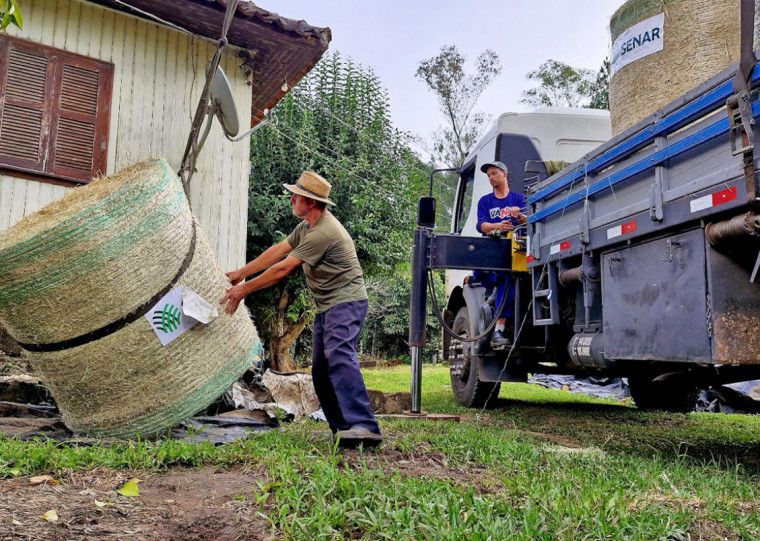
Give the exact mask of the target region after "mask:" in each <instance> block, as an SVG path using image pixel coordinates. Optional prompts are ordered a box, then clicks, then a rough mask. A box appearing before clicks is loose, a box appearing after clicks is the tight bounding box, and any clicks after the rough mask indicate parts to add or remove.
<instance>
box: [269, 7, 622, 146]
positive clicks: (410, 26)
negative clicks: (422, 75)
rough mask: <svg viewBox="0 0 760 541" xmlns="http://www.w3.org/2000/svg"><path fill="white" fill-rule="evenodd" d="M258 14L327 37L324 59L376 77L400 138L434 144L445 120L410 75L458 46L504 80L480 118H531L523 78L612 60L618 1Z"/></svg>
mask: <svg viewBox="0 0 760 541" xmlns="http://www.w3.org/2000/svg"><path fill="white" fill-rule="evenodd" d="M255 3H256V5H258V6H259V7H261V8H263V9H266V10H268V11H273V12H275V13H278V14H279V15H281V16H283V17H287V18H290V19H303V20H305V21H306V22H308V23H309V24H310V25H312V26H316V27H329V28H330V29H331V31H332V42H331V43H330V47H329V51H335V50H337V51H340V52H341V54H343V55H346V56H350V57H352V58H353V59H354V60H355V61H357V62H358V63H359V64H361V65H363V66H365V67H370V68H372V69H373V70H374V71H375V73H376V74H377V76H378V77H379V79H380V81H381V82H382V84H383V86H385V88H386V89H387V90H388V95H389V98H390V104H391V114H392V118H393V121H394V123H395V125H396V127H398V128H399V129H402V130H405V131H410V132H412V133H413V134H416V135H419V136H422V137H423V138H425V139H426V140H428V141H429V140H430V135H431V134H432V133H433V132H434V131H435V130H436V128H437V127H439V126H442V125H444V120H445V119H444V117H443V116H442V114H441V113H440V112H439V111H438V109H437V104H436V99H435V96H434V95H433V94H432V93H431V92H429V91H428V90H427V88H426V86H425V84H424V83H423V82H422V81H421V80H419V79H417V78H416V77H415V76H414V74H415V71H416V70H417V66H418V64H419V62H420V61H421V60H423V59H427V58H431V57H433V56H435V55H437V54H438V53H439V52H440V49H441V47H443V46H444V45H451V44H453V45H456V46H457V47H458V48H459V51H460V52H461V53H463V54H464V55H465V56H466V57H467V60H468V67H469V68H470V71H471V70H472V66H473V63H474V60H475V58H476V57H477V56H478V55H479V54H480V53H481V52H483V51H484V50H485V49H492V50H493V51H495V52H496V53H497V54H498V55H499V57H500V59H501V63H502V73H501V75H500V76H499V77H498V78H497V79H496V80H495V81H494V82H493V83H492V84H491V86H490V87H489V88H488V89H487V90H486V91H485V92H484V93H483V94H482V96H481V98H480V101H479V102H478V104H477V105H476V110H479V111H483V112H485V113H488V114H490V115H493V116H494V117H496V116H498V115H499V114H500V113H503V112H507V111H513V112H521V111H529V110H530V109H531V108H530V107H528V106H526V105H523V104H520V103H519V99H520V94H521V92H522V91H524V90H527V89H528V88H531V87H532V86H534V85H533V84H532V83H531V82H530V81H528V80H527V79H526V77H525V75H526V74H527V73H528V72H529V71H531V70H534V69H536V68H538V66H539V65H540V64H541V63H543V62H545V61H546V60H549V59H554V60H559V61H562V62H565V63H567V64H570V65H571V66H574V67H577V68H588V69H592V70H594V71H597V70H598V69H599V68H600V67H601V65H602V62H603V61H604V59H605V58H606V57H607V56H608V55H609V48H610V39H609V29H608V28H609V27H608V25H609V20H610V17H611V16H612V14H613V13H614V12H615V10H616V9H617V8H618V7H620V6H621V5H622V4H623V3H624V0H581V1H579V2H574V1H571V0H469V1H463V0H460V1H452V0H438V1H433V0H404V1H401V0H374V1H372V2H369V1H366V0H256V1H255Z"/></svg>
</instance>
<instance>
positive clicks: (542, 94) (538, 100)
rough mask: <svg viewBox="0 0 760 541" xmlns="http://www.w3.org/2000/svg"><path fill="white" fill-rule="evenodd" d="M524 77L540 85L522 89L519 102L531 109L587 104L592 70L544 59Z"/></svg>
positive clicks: (591, 81)
mask: <svg viewBox="0 0 760 541" xmlns="http://www.w3.org/2000/svg"><path fill="white" fill-rule="evenodd" d="M526 77H527V78H528V80H531V81H536V82H538V83H539V85H540V86H538V87H537V88H531V89H529V90H525V91H524V92H523V93H522V97H521V98H520V103H525V104H527V105H532V106H534V107H540V106H546V107H582V106H584V105H586V104H587V103H588V102H589V101H590V99H591V95H592V86H593V84H594V81H595V79H594V72H593V71H592V70H589V69H585V68H574V67H572V66H570V65H568V64H565V63H564V62H559V61H558V60H547V61H546V62H544V63H543V64H541V65H540V66H539V67H538V69H536V70H533V71H530V72H528V75H527V76H526Z"/></svg>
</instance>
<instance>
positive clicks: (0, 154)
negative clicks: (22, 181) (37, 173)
mask: <svg viewBox="0 0 760 541" xmlns="http://www.w3.org/2000/svg"><path fill="white" fill-rule="evenodd" d="M0 50H2V52H3V54H2V57H3V58H5V59H6V60H5V64H6V65H5V66H0V69H2V72H4V73H5V75H6V77H5V79H6V80H5V84H4V85H3V88H4V89H5V92H4V96H3V108H2V111H1V113H2V118H1V119H0V162H2V163H4V164H8V165H15V166H18V167H22V168H29V169H33V170H39V169H41V168H42V167H43V161H44V154H45V152H44V149H43V142H42V135H43V117H44V107H45V87H46V80H47V78H48V58H47V56H45V55H40V54H34V53H32V52H29V51H24V50H19V49H11V47H10V43H1V44H0Z"/></svg>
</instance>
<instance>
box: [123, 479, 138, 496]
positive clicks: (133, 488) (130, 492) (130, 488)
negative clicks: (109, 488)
mask: <svg viewBox="0 0 760 541" xmlns="http://www.w3.org/2000/svg"><path fill="white" fill-rule="evenodd" d="M139 481H140V480H139V479H132V480H130V481H127V482H126V483H124V486H123V487H121V490H119V494H121V495H122V496H129V497H130V498H134V497H135V496H139V495H140V489H139V488H137V483H138V482H139Z"/></svg>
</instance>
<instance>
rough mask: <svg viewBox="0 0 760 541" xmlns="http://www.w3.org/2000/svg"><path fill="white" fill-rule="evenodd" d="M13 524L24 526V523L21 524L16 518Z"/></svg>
mask: <svg viewBox="0 0 760 541" xmlns="http://www.w3.org/2000/svg"><path fill="white" fill-rule="evenodd" d="M13 525H14V526H23V524H21V523H20V522H19V521H18V520H16V519H15V518H14V519H13Z"/></svg>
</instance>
